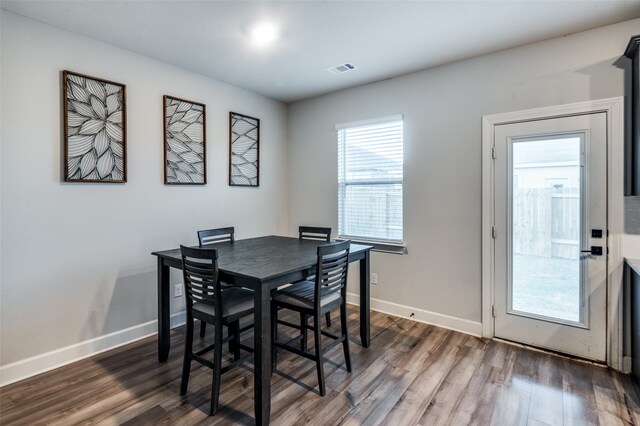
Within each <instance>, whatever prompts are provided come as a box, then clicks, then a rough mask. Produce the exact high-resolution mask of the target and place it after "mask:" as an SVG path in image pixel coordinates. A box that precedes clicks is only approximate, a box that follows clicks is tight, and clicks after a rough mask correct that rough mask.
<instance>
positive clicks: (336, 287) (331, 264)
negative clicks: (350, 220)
mask: <svg viewBox="0 0 640 426" xmlns="http://www.w3.org/2000/svg"><path fill="white" fill-rule="evenodd" d="M350 247H351V241H350V240H347V241H342V242H338V243H331V244H325V245H321V246H318V267H317V270H316V287H315V305H316V309H319V308H320V298H321V297H327V296H328V295H330V294H331V293H336V292H340V296H341V297H342V298H343V299H345V298H346V297H347V272H348V271H349V249H350ZM345 300H346V299H345Z"/></svg>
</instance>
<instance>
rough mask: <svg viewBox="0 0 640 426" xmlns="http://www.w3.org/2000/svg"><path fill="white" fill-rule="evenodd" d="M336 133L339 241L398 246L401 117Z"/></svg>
mask: <svg viewBox="0 0 640 426" xmlns="http://www.w3.org/2000/svg"><path fill="white" fill-rule="evenodd" d="M336 129H337V131H338V234H339V236H340V237H344V238H353V239H356V240H366V241H373V242H375V241H379V242H384V243H392V244H393V243H402V142H403V137H402V116H394V117H388V118H385V119H379V120H370V121H367V122H360V123H353V124H351V125H350V124H344V125H339V126H336Z"/></svg>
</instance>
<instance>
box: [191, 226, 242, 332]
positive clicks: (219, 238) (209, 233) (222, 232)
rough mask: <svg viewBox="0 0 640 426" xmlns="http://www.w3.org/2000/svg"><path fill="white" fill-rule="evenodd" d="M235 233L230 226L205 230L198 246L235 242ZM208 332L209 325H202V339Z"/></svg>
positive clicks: (224, 284) (225, 285) (223, 284)
mask: <svg viewBox="0 0 640 426" xmlns="http://www.w3.org/2000/svg"><path fill="white" fill-rule="evenodd" d="M234 233H235V228H234V227H233V226H229V227H226V228H215V229H204V230H202V231H198V244H199V245H200V247H204V246H208V245H209V244H215V243H222V242H225V241H230V242H233V234H234ZM222 286H223V287H229V285H228V284H226V283H224V282H223V283H222ZM206 332H207V323H206V322H201V323H200V337H204V335H205V333H206Z"/></svg>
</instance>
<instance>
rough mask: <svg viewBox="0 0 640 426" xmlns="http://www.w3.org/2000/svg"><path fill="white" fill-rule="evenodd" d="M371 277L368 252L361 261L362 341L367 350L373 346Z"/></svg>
mask: <svg viewBox="0 0 640 426" xmlns="http://www.w3.org/2000/svg"><path fill="white" fill-rule="evenodd" d="M370 277H371V260H370V253H369V251H367V252H366V253H365V255H364V258H363V259H361V260H360V340H361V341H362V346H364V347H365V348H368V347H369V345H370V344H371V321H370V307H371V306H370V298H371V296H370V286H369V278H370Z"/></svg>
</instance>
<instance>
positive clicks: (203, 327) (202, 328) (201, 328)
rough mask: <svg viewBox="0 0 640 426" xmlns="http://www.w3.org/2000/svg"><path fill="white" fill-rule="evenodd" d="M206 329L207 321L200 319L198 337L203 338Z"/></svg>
mask: <svg viewBox="0 0 640 426" xmlns="http://www.w3.org/2000/svg"><path fill="white" fill-rule="evenodd" d="M206 331H207V323H206V322H204V321H200V337H201V338H204V334H205V333H206Z"/></svg>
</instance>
